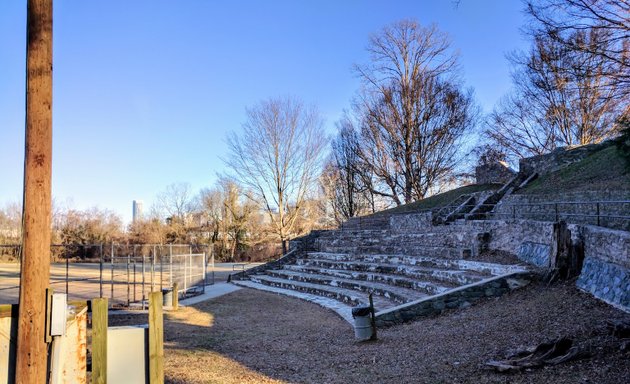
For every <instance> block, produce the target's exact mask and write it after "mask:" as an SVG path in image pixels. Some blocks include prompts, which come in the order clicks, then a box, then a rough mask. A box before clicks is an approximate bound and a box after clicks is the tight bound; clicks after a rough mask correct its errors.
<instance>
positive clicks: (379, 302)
mask: <svg viewBox="0 0 630 384" xmlns="http://www.w3.org/2000/svg"><path fill="white" fill-rule="evenodd" d="M250 280H251V281H253V282H255V283H260V284H265V285H268V286H271V287H276V288H283V289H291V290H294V291H298V292H303V293H309V294H312V295H318V296H324V297H328V298H331V299H335V300H337V301H340V302H342V303H345V304H346V305H350V306H356V305H359V304H367V303H368V295H367V294H363V293H361V292H359V291H355V290H352V289H346V288H339V287H331V286H325V285H319V284H312V283H305V282H301V281H294V280H287V279H282V278H278V277H272V276H268V275H252V276H250ZM373 300H374V307H375V308H377V310H379V311H380V310H383V309H386V308H392V307H395V306H396V305H398V304H397V303H395V302H394V301H391V300H389V299H386V298H384V297H382V296H376V295H375V296H373Z"/></svg>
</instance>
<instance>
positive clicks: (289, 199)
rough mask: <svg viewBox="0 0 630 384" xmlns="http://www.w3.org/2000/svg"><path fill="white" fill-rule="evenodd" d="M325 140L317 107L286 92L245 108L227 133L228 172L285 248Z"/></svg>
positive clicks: (314, 175) (314, 177)
mask: <svg viewBox="0 0 630 384" xmlns="http://www.w3.org/2000/svg"><path fill="white" fill-rule="evenodd" d="M325 142H326V141H325V136H324V133H323V131H322V119H321V118H320V116H319V114H318V113H317V112H316V110H315V109H313V108H308V107H306V106H305V105H304V104H303V103H302V102H301V101H299V100H296V99H293V98H289V97H286V98H277V99H268V100H265V101H262V102H260V103H259V104H258V105H256V106H255V107H253V108H250V109H248V110H247V122H246V123H245V124H243V131H242V134H241V135H237V134H236V133H234V132H233V133H232V134H231V135H230V136H229V137H228V140H227V143H228V148H229V151H230V154H229V158H228V159H227V160H226V165H227V166H228V167H229V168H231V170H232V171H233V174H232V178H233V179H234V180H235V181H237V182H238V183H239V184H241V185H242V186H243V187H244V189H247V190H249V191H251V194H252V198H253V201H255V202H256V203H257V204H259V205H260V206H261V208H263V209H264V210H265V211H266V212H267V214H268V217H269V220H270V222H271V224H272V226H273V228H274V232H275V233H276V235H277V236H278V237H279V238H280V241H281V242H282V251H283V253H286V251H287V240H289V238H290V237H291V236H292V230H293V228H294V225H295V221H296V219H297V218H298V217H299V213H300V210H301V209H302V208H303V204H304V201H305V199H306V197H307V194H308V193H309V192H310V191H312V190H313V188H314V183H315V181H316V178H317V176H318V175H319V172H320V164H321V157H322V153H323V149H324V146H325Z"/></svg>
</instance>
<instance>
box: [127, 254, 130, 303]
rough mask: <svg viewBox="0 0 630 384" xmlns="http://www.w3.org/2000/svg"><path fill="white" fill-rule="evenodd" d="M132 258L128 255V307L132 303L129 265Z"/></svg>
mask: <svg viewBox="0 0 630 384" xmlns="http://www.w3.org/2000/svg"><path fill="white" fill-rule="evenodd" d="M130 261H131V260H130V256H129V254H127V307H128V306H129V304H130V302H131V286H130V285H129V283H130V276H129V275H130V274H129V264H130Z"/></svg>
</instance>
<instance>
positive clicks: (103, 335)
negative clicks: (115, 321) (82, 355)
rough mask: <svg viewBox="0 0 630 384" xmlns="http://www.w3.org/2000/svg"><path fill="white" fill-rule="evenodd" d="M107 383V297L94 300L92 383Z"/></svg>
mask: <svg viewBox="0 0 630 384" xmlns="http://www.w3.org/2000/svg"><path fill="white" fill-rule="evenodd" d="M106 383H107V298H106V297H104V298H100V299H93V300H92V384H106Z"/></svg>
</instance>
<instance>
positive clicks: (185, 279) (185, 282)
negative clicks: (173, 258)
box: [184, 256, 188, 297]
mask: <svg viewBox="0 0 630 384" xmlns="http://www.w3.org/2000/svg"><path fill="white" fill-rule="evenodd" d="M186 264H187V263H186V257H185V256H184V295H186V292H187V290H186V289H187V285H186V284H187V280H188V279H187V276H186ZM184 297H186V296H184Z"/></svg>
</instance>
